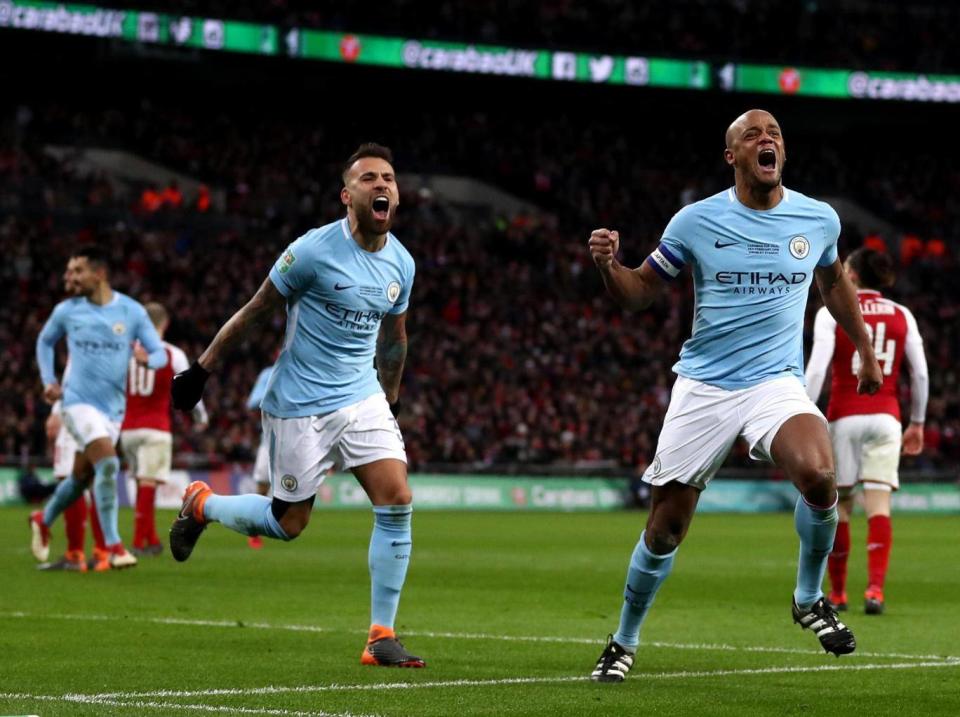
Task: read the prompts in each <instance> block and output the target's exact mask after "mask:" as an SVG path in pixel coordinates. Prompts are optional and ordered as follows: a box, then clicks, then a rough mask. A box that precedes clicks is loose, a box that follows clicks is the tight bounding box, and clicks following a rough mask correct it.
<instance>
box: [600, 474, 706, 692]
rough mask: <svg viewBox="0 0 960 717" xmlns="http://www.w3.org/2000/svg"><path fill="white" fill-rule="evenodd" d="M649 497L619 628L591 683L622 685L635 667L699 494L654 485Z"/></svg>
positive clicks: (671, 485)
mask: <svg viewBox="0 0 960 717" xmlns="http://www.w3.org/2000/svg"><path fill="white" fill-rule="evenodd" d="M650 496H651V503H650V515H649V516H647V526H646V529H645V530H644V531H643V533H641V534H640V540H639V541H638V542H637V545H636V547H635V548H634V551H633V555H632V556H631V558H630V566H629V568H628V569H627V579H626V584H625V586H624V591H623V598H624V602H623V607H622V608H621V611H620V625H619V627H618V629H617V632H616V634H613V635H610V636H609V637H608V638H607V645H606V647H605V648H604V649H603V652H602V653H601V654H600V658H599V659H598V660H597V664H596V666H595V667H594V669H593V672H592V673H591V675H590V677H591V679H593V680H594V681H595V682H623V680H624V678H625V677H626V674H627V672H629V670H630V668H631V667H632V666H633V657H634V654H635V653H636V650H637V646H638V645H639V642H640V628H641V626H642V625H643V621H644V619H646V616H647V612H648V611H649V610H650V606H651V605H653V600H654V598H655V597H656V594H657V591H658V590H659V589H660V586H661V585H662V584H663V582H664V581H665V580H666V579H667V575H669V574H670V570H671V569H672V567H673V559H674V556H676V553H677V549H678V548H679V547H680V543H682V542H683V539H684V538H685V537H686V535H687V530H688V529H689V528H690V521H692V520H693V513H694V511H695V510H696V508H697V501H698V500H699V499H700V490H699V489H698V488H694V487H692V486H688V485H685V484H683V483H677V482H676V481H671V482H670V483H666V484H664V485H659V486H656V485H655V486H653V487H652V489H651V493H650Z"/></svg>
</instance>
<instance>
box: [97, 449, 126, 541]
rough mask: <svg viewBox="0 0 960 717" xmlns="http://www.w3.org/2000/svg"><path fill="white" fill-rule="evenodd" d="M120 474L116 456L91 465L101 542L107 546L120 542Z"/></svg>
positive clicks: (118, 461)
mask: <svg viewBox="0 0 960 717" xmlns="http://www.w3.org/2000/svg"><path fill="white" fill-rule="evenodd" d="M119 472H120V459H119V458H117V457H116V456H107V457H106V458H101V459H100V460H99V461H97V462H96V463H94V464H93V497H94V501H95V502H96V504H97V517H98V518H100V529H101V530H102V531H103V541H104V542H105V543H106V544H107V545H108V546H111V545H116V544H117V543H119V542H121V540H120V528H119V527H118V525H117V510H118V506H117V474H118V473H119Z"/></svg>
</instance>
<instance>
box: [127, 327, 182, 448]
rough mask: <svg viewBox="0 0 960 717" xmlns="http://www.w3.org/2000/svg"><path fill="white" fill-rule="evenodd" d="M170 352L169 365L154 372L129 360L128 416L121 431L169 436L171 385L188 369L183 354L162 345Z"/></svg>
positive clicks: (165, 343)
mask: <svg viewBox="0 0 960 717" xmlns="http://www.w3.org/2000/svg"><path fill="white" fill-rule="evenodd" d="M163 346H164V348H165V349H166V350H167V365H166V366H164V367H163V368H158V369H152V368H147V367H146V366H141V365H140V364H138V363H137V361H136V359H134V358H133V357H131V358H130V368H129V370H128V371H127V413H126V415H125V416H124V419H123V426H122V428H121V430H124V431H130V430H133V429H135V428H152V429H154V430H156V431H166V432H167V433H169V432H170V384H171V383H172V382H173V375H174V374H175V373H179V372H180V371H185V370H186V369H187V368H189V365H190V364H189V363H188V362H187V357H186V356H185V355H184V353H183V351H181V350H180V349H178V348H177V347H176V346H173V345H172V344H168V343H167V342H166V341H164V342H163Z"/></svg>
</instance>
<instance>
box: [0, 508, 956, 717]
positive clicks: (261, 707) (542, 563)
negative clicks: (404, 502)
mask: <svg viewBox="0 0 960 717" xmlns="http://www.w3.org/2000/svg"><path fill="white" fill-rule="evenodd" d="M26 515H27V509H26V508H5V509H0V575H2V578H0V579H2V582H0V715H7V714H36V715H42V716H43V717H47V716H53V715H124V716H128V717H129V716H130V715H197V714H204V713H220V714H254V715H344V716H347V715H385V716H391V717H392V716H396V715H437V716H445V717H446V716H450V715H458V716H461V715H498V716H499V715H551V717H555V716H556V715H601V714H603V715H621V714H622V715H627V714H644V715H647V714H650V715H656V714H669V715H706V714H709V715H737V716H738V717H744V716H750V715H761V714H762V715H767V714H769V715H838V716H839V715H858V716H862V717H875V716H876V715H889V714H896V715H900V716H901V717H908V716H912V715H931V714H942V715H958V714H960V598H958V596H960V568H958V565H960V543H958V541H957V536H958V530H957V519H956V517H933V516H897V517H895V519H894V540H895V543H894V551H893V558H892V565H891V571H890V576H889V581H888V586H887V600H888V613H887V614H886V615H883V616H880V617H866V616H864V615H863V614H862V608H861V605H860V601H859V595H860V593H861V591H862V589H863V587H864V575H865V557H864V549H863V543H864V533H865V521H864V520H863V519H862V516H861V517H860V519H859V520H857V521H855V522H854V528H853V543H854V546H855V548H854V551H853V555H852V562H851V577H850V595H851V602H852V605H851V606H852V608H853V610H852V611H851V612H850V613H848V619H847V621H848V623H849V624H850V625H851V626H852V627H853V629H854V631H855V633H856V636H857V642H858V649H857V652H856V653H855V654H854V655H852V656H850V657H844V658H841V659H836V658H834V657H833V656H829V655H826V654H824V653H823V652H822V651H820V650H819V645H818V643H817V641H816V638H815V637H814V636H813V634H812V633H810V632H801V630H800V629H799V628H798V627H796V626H795V625H793V624H792V622H791V620H790V593H791V590H792V588H793V575H794V571H795V553H796V537H795V535H794V532H793V518H792V516H791V515H787V514H782V515H768V516H708V515H704V516H699V517H698V518H697V519H696V520H695V521H694V524H693V527H692V529H691V532H690V535H689V537H688V539H687V542H686V543H685V544H684V546H683V547H682V548H681V550H680V553H679V555H678V558H677V563H676V566H675V568H674V573H673V575H672V576H671V577H670V579H669V580H668V581H667V583H666V584H665V586H664V588H663V590H662V591H661V593H660V595H659V597H658V598H657V604H656V605H655V606H654V608H653V610H652V612H651V614H650V617H649V618H648V621H647V625H646V626H645V628H644V631H643V639H644V641H645V644H644V645H643V646H642V647H641V649H640V651H639V653H638V658H637V661H636V664H635V666H634V670H633V672H632V673H631V674H630V675H629V677H628V679H627V682H626V683H624V684H621V685H598V684H594V683H591V682H589V681H587V680H586V676H587V675H588V674H589V672H590V670H591V669H592V667H593V664H594V661H595V660H596V658H597V656H598V655H599V652H600V650H601V647H602V644H603V640H604V638H605V637H606V635H607V633H608V632H611V631H612V630H614V629H615V626H616V621H617V615H618V614H619V607H620V599H621V598H620V592H621V589H622V580H623V577H624V574H625V570H626V563H627V559H628V556H629V554H630V551H631V550H632V547H633V544H634V542H635V540H636V537H637V535H638V533H639V529H640V525H641V522H642V519H643V516H642V515H641V514H638V513H621V514H570V515H563V514H551V515H544V514H492V513H488V514H479V513H468V514H454V513H428V512H420V513H416V514H415V516H414V550H413V562H412V564H411V569H410V574H409V576H408V579H407V587H406V591H405V594H404V599H403V602H402V604H401V609H400V622H399V631H400V633H401V638H402V639H404V641H405V643H406V644H407V646H408V647H409V648H410V649H411V651H413V652H414V653H415V654H419V655H422V656H423V657H424V658H425V659H426V660H427V663H428V667H427V669H424V670H396V669H393V670H391V669H383V668H370V667H362V666H360V664H359V657H360V651H361V648H362V646H363V641H364V636H365V632H366V628H367V623H368V594H369V587H368V576H367V567H366V560H367V558H366V555H367V540H368V537H369V533H370V527H371V522H372V518H371V516H370V514H369V513H366V512H348V513H323V512H322V511H318V512H317V513H315V514H314V520H313V523H312V524H311V525H310V527H309V529H308V530H307V532H306V533H305V534H304V535H303V536H302V537H301V538H300V539H298V540H297V541H295V542H293V543H290V544H282V543H276V542H268V543H267V545H266V547H265V548H264V549H263V550H261V551H259V552H256V551H252V550H250V549H248V548H247V545H246V539H245V538H243V537H242V536H238V535H235V534H233V533H230V532H229V531H227V530H225V529H223V528H222V527H220V526H214V527H213V528H211V529H210V530H208V531H207V533H205V534H204V536H203V537H202V538H201V540H200V543H199V544H198V546H197V550H196V551H195V552H194V554H193V557H192V558H191V559H190V561H189V562H187V563H183V564H178V563H175V562H174V561H173V559H172V558H170V557H169V554H165V555H164V556H162V557H160V558H155V559H144V560H142V562H141V565H140V566H139V567H137V568H135V569H133V570H127V571H120V572H113V573H108V574H86V575H80V574H74V573H41V572H38V571H37V570H36V569H35V565H34V562H33V558H32V557H31V555H30V553H29V549H28V537H29V533H28V530H27V527H26ZM171 518H172V514H169V513H167V514H162V515H161V516H160V522H161V523H162V524H164V525H167V524H168V523H169V520H170V519H171ZM121 521H122V522H121V525H122V526H123V527H124V528H128V526H129V524H130V522H131V515H130V513H129V512H125V513H123V514H122V515H121ZM122 532H124V533H126V532H128V530H124V531H122ZM62 547H63V528H62V524H58V525H56V526H55V528H54V550H55V551H59V550H60V549H62Z"/></svg>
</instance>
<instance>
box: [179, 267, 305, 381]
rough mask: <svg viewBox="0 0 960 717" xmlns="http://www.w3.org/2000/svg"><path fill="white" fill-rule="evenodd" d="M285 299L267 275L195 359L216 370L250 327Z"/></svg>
mask: <svg viewBox="0 0 960 717" xmlns="http://www.w3.org/2000/svg"><path fill="white" fill-rule="evenodd" d="M286 302H287V299H286V297H284V296H283V294H281V293H280V292H279V291H277V287H275V286H274V285H273V282H272V281H271V280H270V278H269V277H268V278H266V279H264V281H263V283H262V284H261V285H260V288H259V289H258V290H257V293H256V294H254V295H253V298H252V299H250V301H248V302H247V303H246V304H245V305H244V306H243V308H241V309H240V310H239V311H238V312H237V313H235V314H234V315H233V316H231V317H230V320H229V321H227V323H225V324H224V325H223V327H222V328H221V329H220V330H219V331H218V332H217V335H216V336H215V337H214V338H213V341H211V342H210V345H209V346H207V350H206V351H204V352H203V353H202V354H201V355H200V358H199V359H198V360H197V362H198V363H199V364H200V365H201V366H202V367H203V368H204V369H206V370H207V371H213V370H215V369H216V368H217V367H218V366H219V365H220V363H221V362H222V361H223V359H224V358H225V357H226V356H227V355H228V354H230V353H231V352H232V351H233V350H234V349H235V348H236V347H237V344H239V343H240V340H241V339H242V338H243V337H244V335H245V334H246V333H247V332H248V331H249V330H250V328H252V327H253V326H257V325H258V324H262V323H263V322H264V321H266V320H267V319H269V318H270V317H271V316H272V315H273V314H274V313H275V312H276V311H277V310H278V309H280V307H282V306H284V305H285V304H286Z"/></svg>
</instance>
